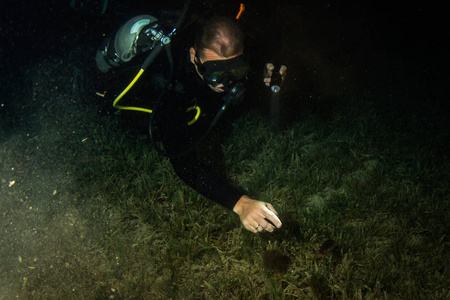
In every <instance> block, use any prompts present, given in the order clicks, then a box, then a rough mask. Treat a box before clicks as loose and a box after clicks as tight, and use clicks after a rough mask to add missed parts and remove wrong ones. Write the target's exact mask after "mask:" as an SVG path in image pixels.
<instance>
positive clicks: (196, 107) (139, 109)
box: [113, 69, 201, 126]
mask: <svg viewBox="0 0 450 300" xmlns="http://www.w3.org/2000/svg"><path fill="white" fill-rule="evenodd" d="M142 73H144V69H140V70H139V72H138V73H137V75H136V76H135V77H134V79H133V80H132V81H131V82H130V84H129V85H128V86H127V87H126V88H125V89H124V90H123V91H122V93H120V95H119V96H117V97H116V99H114V102H113V106H114V107H115V108H117V109H123V110H134V111H142V112H146V113H149V114H151V113H152V112H153V111H152V110H151V109H148V108H142V107H134V106H122V105H118V104H117V103H118V102H119V100H120V99H122V97H123V96H125V94H126V93H127V92H128V91H129V90H130V89H131V87H132V86H133V85H134V84H135V83H136V81H138V79H139V77H141V75H142ZM194 109H195V110H196V111H197V113H196V114H195V117H194V118H193V119H192V120H191V121H189V122H188V125H189V126H190V125H192V124H194V123H195V122H196V121H197V120H198V118H199V117H200V112H201V110H200V107H199V106H192V107H189V108H188V109H187V110H186V112H190V111H192V110H194Z"/></svg>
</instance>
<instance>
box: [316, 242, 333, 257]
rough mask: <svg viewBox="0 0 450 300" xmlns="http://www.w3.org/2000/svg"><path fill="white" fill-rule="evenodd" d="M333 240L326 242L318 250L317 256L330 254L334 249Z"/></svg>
mask: <svg viewBox="0 0 450 300" xmlns="http://www.w3.org/2000/svg"><path fill="white" fill-rule="evenodd" d="M334 244H335V242H334V240H326V241H325V242H323V244H322V246H320V248H319V254H322V255H325V254H327V253H328V252H330V251H331V250H332V249H333V247H334Z"/></svg>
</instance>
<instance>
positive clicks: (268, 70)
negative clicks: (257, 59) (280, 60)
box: [264, 63, 275, 77]
mask: <svg viewBox="0 0 450 300" xmlns="http://www.w3.org/2000/svg"><path fill="white" fill-rule="evenodd" d="M273 69H275V66H274V65H273V64H272V63H267V64H266V65H265V66H264V77H272V72H273Z"/></svg>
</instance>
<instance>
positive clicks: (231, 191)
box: [156, 97, 244, 210]
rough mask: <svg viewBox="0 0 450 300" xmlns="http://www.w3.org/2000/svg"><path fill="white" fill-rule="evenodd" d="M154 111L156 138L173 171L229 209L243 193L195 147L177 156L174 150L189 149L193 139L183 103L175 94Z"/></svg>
mask: <svg viewBox="0 0 450 300" xmlns="http://www.w3.org/2000/svg"><path fill="white" fill-rule="evenodd" d="M163 102H164V103H163V105H161V107H159V108H158V111H157V112H156V113H157V114H158V115H159V116H160V118H159V120H160V121H159V122H158V123H159V125H158V128H159V132H160V139H161V141H162V143H163V145H164V149H165V151H166V152H167V154H168V155H169V157H170V156H175V157H172V158H170V161H171V163H172V166H173V168H174V170H175V172H176V173H177V175H178V176H179V177H180V178H181V179H182V180H183V181H184V182H185V183H186V184H187V185H188V186H190V187H191V188H193V189H194V190H195V191H197V192H198V193H199V194H201V195H203V196H204V197H206V198H208V199H210V200H212V201H214V202H216V203H218V204H220V205H222V206H224V207H226V208H228V209H230V210H232V209H233V208H234V206H235V204H236V203H237V201H238V200H239V199H240V198H241V196H242V195H244V193H243V192H242V191H239V190H237V189H235V188H234V187H232V186H231V185H230V184H228V183H227V182H226V181H225V180H224V179H222V178H221V177H220V176H218V175H217V173H216V172H214V171H213V170H212V169H211V168H210V167H209V166H207V165H205V164H204V163H202V162H201V161H200V160H199V158H198V156H197V154H196V150H193V151H191V152H189V153H188V154H185V155H183V156H181V157H177V155H178V154H180V153H183V152H185V151H186V150H187V149H189V148H190V147H191V146H192V145H193V144H195V141H194V140H193V137H192V136H191V135H192V134H190V128H188V125H187V120H186V113H185V110H186V105H179V104H177V102H178V103H180V101H177V99H176V97H175V98H172V99H170V100H169V101H163Z"/></svg>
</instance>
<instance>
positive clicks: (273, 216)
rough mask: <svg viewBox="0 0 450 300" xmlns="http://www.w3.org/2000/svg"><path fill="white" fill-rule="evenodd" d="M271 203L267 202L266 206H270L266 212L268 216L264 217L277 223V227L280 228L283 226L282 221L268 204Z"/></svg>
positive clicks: (274, 223)
mask: <svg viewBox="0 0 450 300" xmlns="http://www.w3.org/2000/svg"><path fill="white" fill-rule="evenodd" d="M268 205H269V204H266V207H267V208H268V210H267V212H266V216H265V217H264V218H265V219H267V220H268V221H270V222H271V223H272V224H273V225H275V227H277V228H280V227H281V221H280V219H279V218H278V216H277V215H276V214H275V212H273V211H272V210H271V208H270V207H269V206H268ZM270 206H271V207H272V208H273V206H272V205H270Z"/></svg>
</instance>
